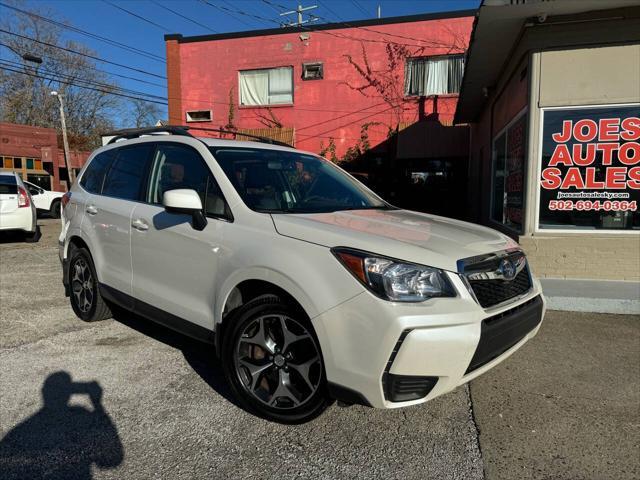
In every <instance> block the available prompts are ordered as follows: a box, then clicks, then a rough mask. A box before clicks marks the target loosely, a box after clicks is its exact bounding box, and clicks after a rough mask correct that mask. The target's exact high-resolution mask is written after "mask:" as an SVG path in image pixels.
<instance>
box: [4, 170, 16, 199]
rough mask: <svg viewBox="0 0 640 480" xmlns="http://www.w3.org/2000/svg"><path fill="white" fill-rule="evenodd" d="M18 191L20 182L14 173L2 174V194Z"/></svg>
mask: <svg viewBox="0 0 640 480" xmlns="http://www.w3.org/2000/svg"><path fill="white" fill-rule="evenodd" d="M16 193H18V184H17V183H16V177H14V176H13V175H0V195H15V194H16Z"/></svg>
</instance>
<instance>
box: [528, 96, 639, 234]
mask: <svg viewBox="0 0 640 480" xmlns="http://www.w3.org/2000/svg"><path fill="white" fill-rule="evenodd" d="M639 140H640V105H634V106H611V107H594V108H562V109H548V110H545V111H544V112H543V131H542V158H541V168H540V179H539V180H540V208H539V210H540V213H539V228H540V229H560V230H596V229H597V230H600V229H601V230H640V212H639V211H638V206H639V204H640V142H639Z"/></svg>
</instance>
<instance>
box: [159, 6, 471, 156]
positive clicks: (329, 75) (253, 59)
mask: <svg viewBox="0 0 640 480" xmlns="http://www.w3.org/2000/svg"><path fill="white" fill-rule="evenodd" d="M472 23H473V17H460V18H446V19H438V20H426V21H412V22H408V23H395V24H383V25H375V26H367V27H365V28H366V29H368V30H365V29H363V28H342V29H331V30H325V31H313V32H308V31H305V32H298V33H284V34H277V35H265V36H256V37H243V38H233V39H217V40H206V41H197V42H184V41H183V42H180V41H178V40H167V59H168V62H167V70H168V79H169V81H168V83H169V89H168V91H169V120H170V122H171V123H172V124H184V123H185V112H186V111H187V110H212V112H213V121H212V122H207V123H198V124H197V125H199V126H204V127H210V128H221V127H222V126H224V125H226V124H227V121H228V111H229V91H230V89H231V88H233V89H234V94H233V96H234V101H235V104H236V115H235V122H234V123H235V125H236V126H237V127H239V128H261V127H262V128H264V125H263V124H261V123H260V121H259V117H258V114H259V113H262V114H264V115H266V116H267V117H268V112H267V109H266V108H265V107H242V106H240V107H238V101H239V95H238V71H239V70H247V69H256V68H268V67H279V66H292V67H293V76H294V94H293V96H294V104H293V106H272V107H271V111H272V112H273V114H274V115H275V116H276V117H277V118H278V120H279V121H280V122H281V123H282V124H283V126H285V127H295V140H296V147H298V148H301V149H303V150H309V151H312V152H318V151H319V150H320V143H321V142H324V144H325V145H326V144H327V143H328V139H329V137H333V138H334V140H335V142H336V145H337V147H338V148H337V153H338V155H341V154H342V153H344V151H345V150H346V149H347V148H348V147H350V146H352V145H354V144H355V143H356V142H357V140H358V139H359V138H360V128H361V126H362V124H364V123H368V122H372V121H378V122H381V123H383V124H384V125H376V126H372V127H371V128H370V129H369V136H370V142H371V145H376V144H377V143H379V142H381V141H383V140H384V139H385V138H386V136H387V131H388V130H387V126H392V127H395V125H396V122H397V115H394V113H393V111H392V110H390V106H389V104H387V103H384V101H383V100H382V98H381V97H380V95H379V94H378V93H377V92H375V91H373V90H369V91H367V92H365V93H367V95H370V96H364V95H363V94H361V93H359V92H358V91H356V90H354V89H353V88H350V87H349V86H348V85H346V84H345V83H349V84H351V85H352V86H360V85H363V84H364V83H365V81H364V79H363V78H362V77H361V76H360V75H359V74H358V73H357V72H356V70H355V68H354V67H353V66H352V65H351V64H350V63H349V62H348V60H347V58H346V57H345V55H351V56H352V58H353V60H354V61H355V62H356V63H358V64H359V65H364V62H363V48H364V49H365V51H366V55H367V58H368V60H369V65H370V67H371V68H372V69H373V70H378V69H386V68H388V67H387V66H388V61H387V53H386V48H387V44H388V43H389V42H392V41H393V42H398V43H400V44H411V45H408V46H407V48H408V49H409V51H410V55H411V56H429V55H442V54H447V53H461V52H463V51H465V50H466V48H467V46H468V41H469V35H470V33H471V27H472ZM371 30H376V31H378V32H382V33H384V34H392V35H399V36H403V37H408V38H414V39H420V40H409V39H407V38H398V37H390V36H385V35H383V34H382V33H374V32H371ZM302 36H308V39H307V40H304V39H301V37H302ZM340 36H348V37H351V38H339V37H340ZM352 38H356V39H360V40H364V41H356V40H353V39H352ZM366 40H370V41H366ZM371 40H374V41H371ZM316 61H321V62H323V63H324V78H323V79H322V80H310V81H309V80H307V81H304V80H302V79H301V75H302V63H306V62H316ZM394 72H395V73H396V74H397V76H398V79H399V80H398V81H399V83H400V85H399V91H402V83H403V79H404V60H403V61H401V62H399V64H398V65H397V67H396V68H395V70H394ZM456 102H457V96H449V97H444V96H441V97H439V99H438V102H437V109H438V113H439V118H440V120H441V121H442V122H443V123H450V122H451V120H452V118H453V114H454V111H455V107H456ZM401 103H402V105H404V109H405V111H403V112H402V115H401V116H402V118H401V121H404V122H414V121H417V120H418V116H419V112H418V110H419V106H418V102H417V99H415V98H403V99H402V100H401ZM423 103H424V108H425V113H426V114H427V115H429V114H430V113H432V112H433V101H432V100H431V99H427V100H426V102H423ZM351 112H354V113H351ZM355 112H357V113H355ZM190 125H194V124H190ZM199 134H202V135H203V136H204V135H206V134H205V133H199Z"/></svg>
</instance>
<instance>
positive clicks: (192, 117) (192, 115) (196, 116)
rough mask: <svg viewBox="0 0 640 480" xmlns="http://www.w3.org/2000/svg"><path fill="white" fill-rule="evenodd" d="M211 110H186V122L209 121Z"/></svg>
mask: <svg viewBox="0 0 640 480" xmlns="http://www.w3.org/2000/svg"><path fill="white" fill-rule="evenodd" d="M210 121H211V110H191V111H188V112H187V122H210Z"/></svg>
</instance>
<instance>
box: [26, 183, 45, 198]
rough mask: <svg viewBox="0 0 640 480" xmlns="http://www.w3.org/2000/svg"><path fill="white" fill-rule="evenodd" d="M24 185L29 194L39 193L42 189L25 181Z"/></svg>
mask: <svg viewBox="0 0 640 480" xmlns="http://www.w3.org/2000/svg"><path fill="white" fill-rule="evenodd" d="M25 186H26V187H27V189H28V190H29V193H30V194H31V196H34V195H40V194H41V193H42V191H41V190H40V189H39V188H38V187H36V186H35V185H32V184H30V183H27V182H25Z"/></svg>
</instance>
